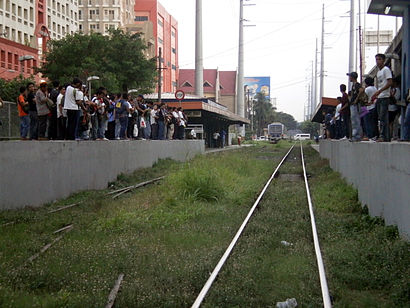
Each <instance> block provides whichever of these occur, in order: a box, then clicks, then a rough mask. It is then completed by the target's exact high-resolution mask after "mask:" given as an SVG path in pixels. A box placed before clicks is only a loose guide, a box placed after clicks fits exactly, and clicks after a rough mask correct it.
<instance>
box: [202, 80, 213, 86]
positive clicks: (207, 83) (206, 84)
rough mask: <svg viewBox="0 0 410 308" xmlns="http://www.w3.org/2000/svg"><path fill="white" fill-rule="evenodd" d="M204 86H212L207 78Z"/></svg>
mask: <svg viewBox="0 0 410 308" xmlns="http://www.w3.org/2000/svg"><path fill="white" fill-rule="evenodd" d="M204 87H208V88H212V85H211V84H210V83H209V82H208V81H207V80H205V82H204Z"/></svg>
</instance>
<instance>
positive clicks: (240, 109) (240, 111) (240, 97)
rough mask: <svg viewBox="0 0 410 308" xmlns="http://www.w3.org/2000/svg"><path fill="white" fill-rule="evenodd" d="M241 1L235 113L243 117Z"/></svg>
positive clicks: (242, 127) (241, 7)
mask: <svg viewBox="0 0 410 308" xmlns="http://www.w3.org/2000/svg"><path fill="white" fill-rule="evenodd" d="M243 21H244V20H243V0H240V4H239V55H238V93H237V98H236V99H237V109H236V110H237V113H238V115H239V116H241V117H244V116H245V110H244V93H243V90H244V89H243V83H244V67H243V66H244V52H243ZM239 135H241V136H245V127H244V126H240V128H239Z"/></svg>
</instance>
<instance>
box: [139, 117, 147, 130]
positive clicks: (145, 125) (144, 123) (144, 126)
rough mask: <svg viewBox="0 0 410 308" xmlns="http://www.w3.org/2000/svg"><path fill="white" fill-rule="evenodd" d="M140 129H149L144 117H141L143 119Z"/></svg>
mask: <svg viewBox="0 0 410 308" xmlns="http://www.w3.org/2000/svg"><path fill="white" fill-rule="evenodd" d="M140 127H141V128H146V127H147V123H146V122H145V119H144V118H143V117H141V119H140Z"/></svg>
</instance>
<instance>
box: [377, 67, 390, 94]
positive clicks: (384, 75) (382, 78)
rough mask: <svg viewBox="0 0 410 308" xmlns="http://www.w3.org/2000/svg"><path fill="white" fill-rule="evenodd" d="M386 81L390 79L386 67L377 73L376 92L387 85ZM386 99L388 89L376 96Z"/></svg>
mask: <svg viewBox="0 0 410 308" xmlns="http://www.w3.org/2000/svg"><path fill="white" fill-rule="evenodd" d="M387 79H392V74H391V71H390V69H389V68H388V67H387V66H383V68H382V69H381V70H379V71H378V72H377V90H380V89H381V88H383V87H384V86H385V85H386V84H387ZM387 97H390V89H386V90H384V91H383V92H382V93H380V94H379V96H378V98H387Z"/></svg>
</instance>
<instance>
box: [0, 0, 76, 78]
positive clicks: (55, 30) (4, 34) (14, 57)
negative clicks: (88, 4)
mask: <svg viewBox="0 0 410 308" xmlns="http://www.w3.org/2000/svg"><path fill="white" fill-rule="evenodd" d="M77 14H78V7H77V0H59V1H57V0H47V2H46V0H12V1H11V0H0V78H3V79H12V78H14V77H17V76H18V75H19V74H23V76H24V77H29V76H30V75H31V74H34V73H35V71H34V67H37V66H39V65H40V64H41V61H42V55H43V54H44V52H45V51H46V48H47V41H48V40H49V39H61V38H62V37H64V36H65V35H67V34H69V33H70V34H72V33H74V32H75V31H77V27H78V16H77Z"/></svg>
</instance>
